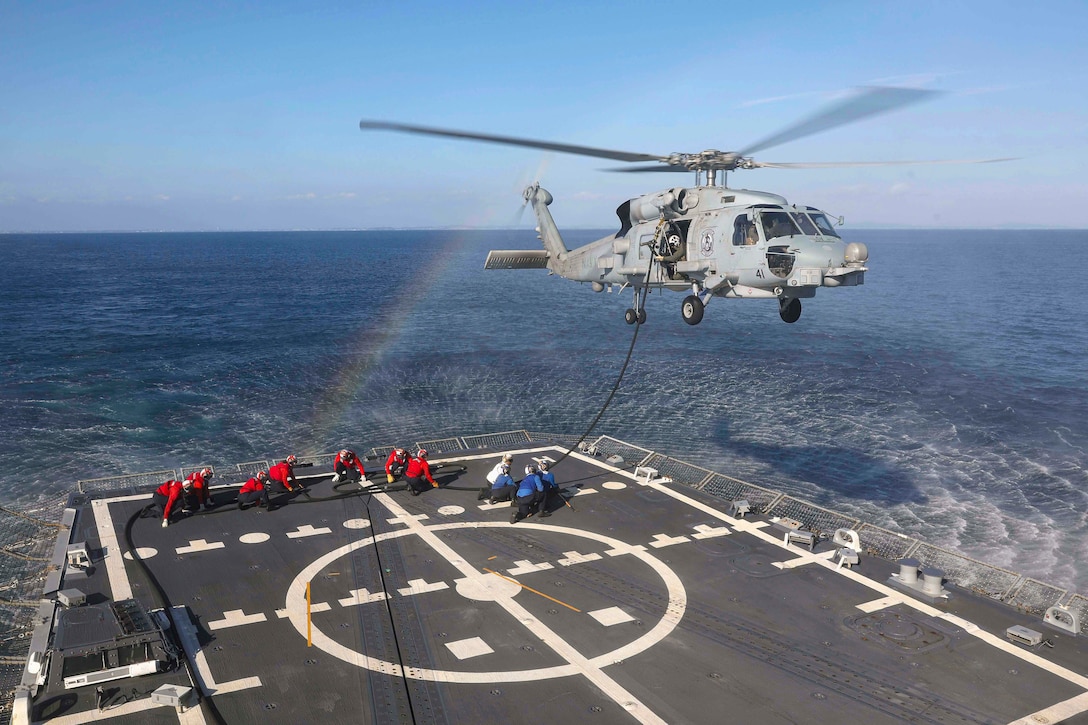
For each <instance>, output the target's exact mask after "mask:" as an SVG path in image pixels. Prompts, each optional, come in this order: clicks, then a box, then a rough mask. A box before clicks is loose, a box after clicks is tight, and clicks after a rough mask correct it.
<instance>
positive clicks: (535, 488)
mask: <svg viewBox="0 0 1088 725" xmlns="http://www.w3.org/2000/svg"><path fill="white" fill-rule="evenodd" d="M543 496H544V482H543V481H541V480H540V476H539V475H537V474H535V473H530V474H529V475H527V476H526V477H525V478H523V479H521V483H519V484H518V491H517V498H516V499H515V500H516V501H517V503H518V512H517V514H516V519H515V520H517V519H523V518H525V517H526V516H528V515H529V510H530V509H531V508H532V507H533V506H535V505H536V504H538V503H540V501H541V499H542V498H543Z"/></svg>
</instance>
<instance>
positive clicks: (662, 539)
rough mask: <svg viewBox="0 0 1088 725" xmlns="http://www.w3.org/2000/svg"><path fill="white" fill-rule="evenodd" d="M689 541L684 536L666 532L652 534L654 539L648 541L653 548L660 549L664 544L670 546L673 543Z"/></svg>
mask: <svg viewBox="0 0 1088 725" xmlns="http://www.w3.org/2000/svg"><path fill="white" fill-rule="evenodd" d="M689 541H691V539H689V538H688V537H686V536H669V535H668V534H654V540H653V541H651V542H650V546H652V547H654V548H655V549H660V548H662V547H665V546H672V545H673V544H685V543H687V542H689Z"/></svg>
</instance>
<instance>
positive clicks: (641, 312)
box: [638, 309, 646, 325]
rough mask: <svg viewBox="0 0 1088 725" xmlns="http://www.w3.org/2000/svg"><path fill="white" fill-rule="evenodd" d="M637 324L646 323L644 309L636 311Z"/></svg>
mask: <svg viewBox="0 0 1088 725" xmlns="http://www.w3.org/2000/svg"><path fill="white" fill-rule="evenodd" d="M638 324H640V325H645V324H646V310H645V309H641V310H639V311H638Z"/></svg>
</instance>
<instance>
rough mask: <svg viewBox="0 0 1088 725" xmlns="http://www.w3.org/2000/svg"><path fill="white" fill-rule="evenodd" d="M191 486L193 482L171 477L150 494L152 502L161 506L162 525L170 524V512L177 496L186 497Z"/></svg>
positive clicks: (164, 526)
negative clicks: (176, 479)
mask: <svg viewBox="0 0 1088 725" xmlns="http://www.w3.org/2000/svg"><path fill="white" fill-rule="evenodd" d="M192 488H193V482H192V481H189V480H185V481H175V480H173V479H171V480H169V481H167V482H166V483H164V484H163V485H161V486H159V487H158V489H157V490H156V491H155V493H153V494H151V500H152V502H153V503H156V504H158V505H159V506H162V527H163V528H164V529H165V528H166V527H167V526H169V525H170V512H171V511H175V510H176V509H174V503H175V502H177V500H178V499H179V498H181V499H183V501H184V498H185V497H187V496H188V495H189V494H190V492H191V491H192Z"/></svg>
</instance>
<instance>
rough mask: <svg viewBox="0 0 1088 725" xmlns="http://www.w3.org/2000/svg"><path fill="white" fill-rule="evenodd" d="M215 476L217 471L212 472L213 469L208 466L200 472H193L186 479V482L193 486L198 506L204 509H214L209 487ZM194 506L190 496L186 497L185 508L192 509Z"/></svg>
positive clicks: (193, 494) (193, 493)
mask: <svg viewBox="0 0 1088 725" xmlns="http://www.w3.org/2000/svg"><path fill="white" fill-rule="evenodd" d="M214 475H215V471H213V470H212V467H211V466H206V467H204V468H201V469H200V470H199V471H193V472H192V473H190V474H189V475H188V476H187V477H186V478H185V480H186V481H189V482H190V483H191V484H192V485H193V490H192V496H193V497H195V498H196V505H199V506H200V508H202V509H210V508H211V507H212V497H211V493H210V492H209V491H208V486H209V482H210V481H211V480H212V476H214ZM192 506H193V504H192V503H191V501H190V500H189V496H186V501H185V507H186V508H190V507H192Z"/></svg>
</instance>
